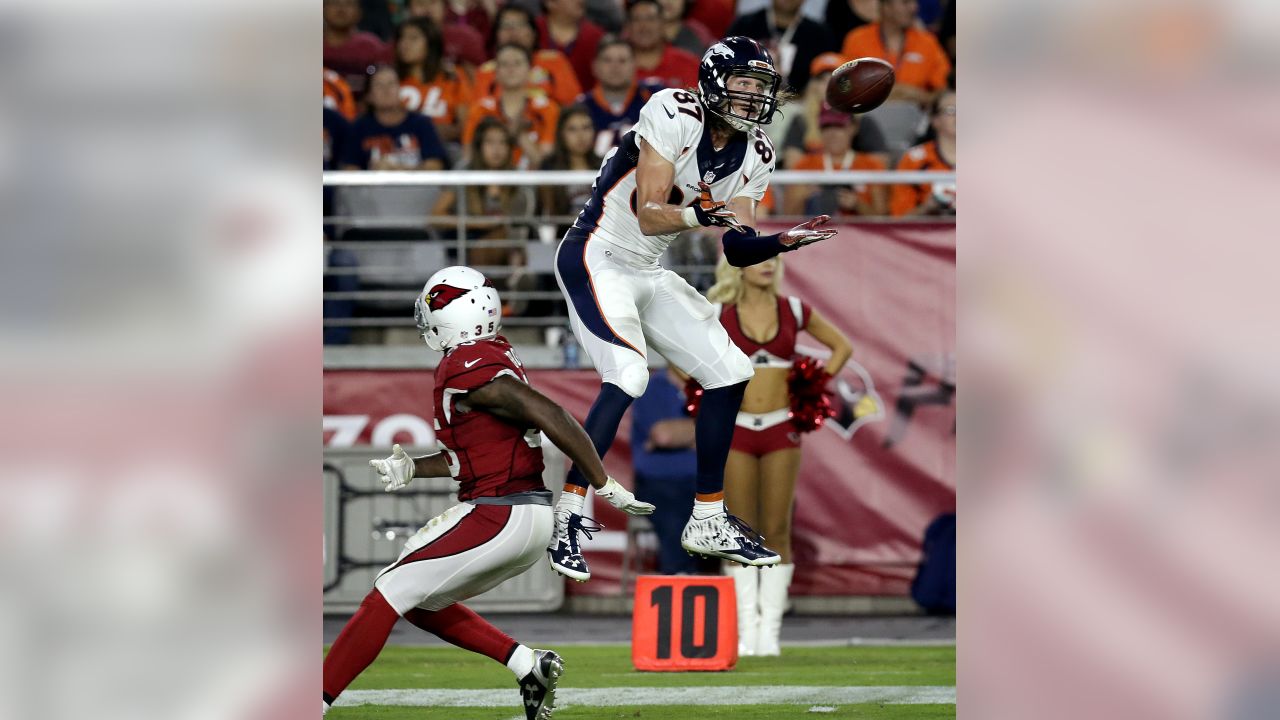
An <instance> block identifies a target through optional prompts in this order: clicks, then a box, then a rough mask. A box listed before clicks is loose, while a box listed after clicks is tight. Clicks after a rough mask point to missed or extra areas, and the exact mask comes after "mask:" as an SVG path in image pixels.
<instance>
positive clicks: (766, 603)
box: [756, 565, 796, 655]
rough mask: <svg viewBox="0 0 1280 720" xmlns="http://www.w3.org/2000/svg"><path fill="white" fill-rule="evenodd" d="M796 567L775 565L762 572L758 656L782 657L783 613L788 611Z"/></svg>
mask: <svg viewBox="0 0 1280 720" xmlns="http://www.w3.org/2000/svg"><path fill="white" fill-rule="evenodd" d="M795 571H796V566H795V565H775V566H773V567H771V568H764V569H761V570H760V636H759V638H758V640H757V643H758V644H757V645H756V654H757V655H781V654H782V647H781V645H780V644H779V642H778V637H779V636H780V635H781V634H782V613H784V612H786V609H787V588H789V587H791V576H792V575H794V574H795Z"/></svg>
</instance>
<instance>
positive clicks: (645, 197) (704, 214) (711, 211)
mask: <svg viewBox="0 0 1280 720" xmlns="http://www.w3.org/2000/svg"><path fill="white" fill-rule="evenodd" d="M636 142H637V145H638V146H639V148H640V159H639V160H637V161H636V207H638V208H639V212H638V213H637V214H636V219H637V220H638V221H639V223H640V232H641V233H642V234H644V235H670V234H671V233H678V232H682V231H684V230H688V229H689V228H694V227H699V226H702V227H711V226H712V225H717V226H721V227H734V226H737V225H738V220H737V219H736V218H734V217H733V213H732V212H730V211H729V209H728V208H727V206H726V204H725V203H723V202H718V201H716V200H714V199H712V197H711V189H710V187H708V186H707V184H706V183H699V187H700V188H702V195H701V197H700V198H699V200H698V203H696V204H695V205H693V206H690V207H684V206H681V205H670V204H668V203H667V202H666V200H667V196H668V194H669V193H670V192H671V186H672V183H673V182H674V181H675V177H676V168H675V165H672V164H671V163H670V162H668V161H667V159H666V158H664V157H662V155H660V154H658V151H656V150H654V149H653V148H652V147H650V146H649V143H647V142H645V141H644V138H637V139H636Z"/></svg>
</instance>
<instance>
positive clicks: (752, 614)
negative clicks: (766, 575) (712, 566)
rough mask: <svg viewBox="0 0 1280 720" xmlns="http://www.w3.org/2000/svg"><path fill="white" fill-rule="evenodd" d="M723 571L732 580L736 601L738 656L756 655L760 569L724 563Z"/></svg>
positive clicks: (758, 625) (758, 624)
mask: <svg viewBox="0 0 1280 720" xmlns="http://www.w3.org/2000/svg"><path fill="white" fill-rule="evenodd" d="M724 567H725V571H726V572H727V573H728V575H729V576H730V577H732V578H733V587H734V595H735V596H736V597H737V599H738V656H739V657H744V656H747V655H755V654H756V642H757V640H756V631H757V629H758V628H759V627H760V605H759V603H757V602H756V596H757V594H758V593H759V590H760V568H758V567H755V566H753V565H749V566H747V567H742V566H741V565H739V564H737V563H725V564H724Z"/></svg>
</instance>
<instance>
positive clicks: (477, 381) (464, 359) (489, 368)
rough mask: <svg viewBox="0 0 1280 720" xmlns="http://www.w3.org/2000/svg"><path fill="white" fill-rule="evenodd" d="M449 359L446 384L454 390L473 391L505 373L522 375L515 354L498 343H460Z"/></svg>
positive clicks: (444, 383)
mask: <svg viewBox="0 0 1280 720" xmlns="http://www.w3.org/2000/svg"><path fill="white" fill-rule="evenodd" d="M445 362H446V363H448V364H447V365H446V366H445V368H444V371H445V374H444V379H443V382H442V384H443V385H444V388H445V390H446V391H451V392H453V393H465V392H471V391H472V390H475V389H477V388H480V387H483V386H485V385H487V384H489V383H490V382H493V381H494V380H495V379H497V378H499V377H501V376H503V375H511V376H512V377H514V378H516V379H517V380H519V379H520V376H519V374H517V373H516V369H515V367H514V363H512V361H511V358H510V357H509V356H508V355H507V354H506V352H505V351H504V350H503V349H502V348H501V347H500V346H498V345H496V344H494V343H489V342H477V343H475V344H472V345H459V346H458V347H457V348H455V349H454V350H453V352H451V353H449V356H448V358H446V359H445Z"/></svg>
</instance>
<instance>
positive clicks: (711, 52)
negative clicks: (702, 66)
mask: <svg viewBox="0 0 1280 720" xmlns="http://www.w3.org/2000/svg"><path fill="white" fill-rule="evenodd" d="M713 57H722V58H730V59H732V58H733V50H732V49H730V48H729V46H728V45H725V44H724V43H716V44H715V45H712V46H711V47H710V48H709V49H708V50H707V59H711V58H713Z"/></svg>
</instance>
